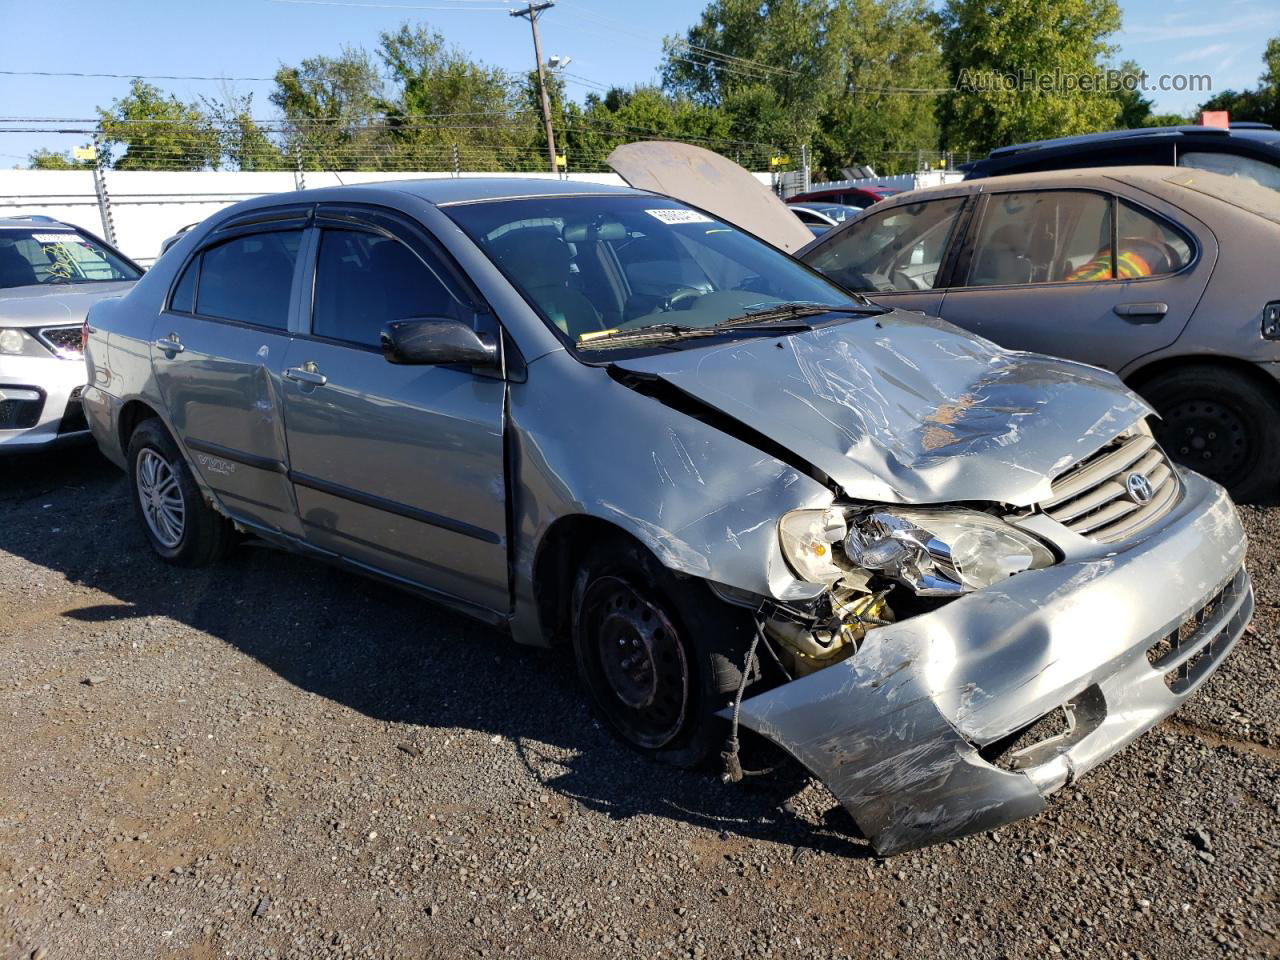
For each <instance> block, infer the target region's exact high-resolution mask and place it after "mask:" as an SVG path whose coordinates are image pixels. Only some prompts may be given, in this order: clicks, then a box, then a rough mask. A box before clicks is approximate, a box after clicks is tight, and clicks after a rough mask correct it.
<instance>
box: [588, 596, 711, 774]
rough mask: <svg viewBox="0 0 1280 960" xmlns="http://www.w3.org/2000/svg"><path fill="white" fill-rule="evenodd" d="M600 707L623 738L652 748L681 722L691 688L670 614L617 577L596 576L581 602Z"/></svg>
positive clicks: (676, 730)
mask: <svg viewBox="0 0 1280 960" xmlns="http://www.w3.org/2000/svg"><path fill="white" fill-rule="evenodd" d="M582 616H583V624H582V628H583V629H584V630H586V632H587V638H588V643H589V644H590V647H591V654H592V655H593V658H594V659H595V661H596V663H595V667H596V669H597V670H598V671H599V678H600V680H601V681H603V684H602V686H603V687H604V688H605V689H604V690H602V691H600V693H602V694H603V696H602V697H598V699H602V700H603V702H602V704H601V706H602V707H603V708H604V710H605V712H606V713H608V715H609V718H610V719H611V720H612V721H613V723H614V725H615V726H616V727H617V728H618V730H619V732H621V733H622V735H623V736H625V737H626V738H627V739H629V740H631V741H632V742H633V743H635V744H636V745H637V746H640V747H645V748H648V749H651V750H656V749H659V748H661V747H665V746H666V745H667V744H669V743H670V742H671V741H672V740H674V739H675V737H676V736H677V734H679V733H680V731H681V728H682V727H683V726H684V721H685V714H686V710H687V707H688V702H689V695H690V689H691V681H690V673H689V663H688V660H687V658H686V656H685V651H684V646H683V645H682V644H681V642H680V636H679V633H678V632H677V630H676V628H675V626H674V624H673V623H672V622H671V620H670V618H669V617H668V616H667V615H666V614H665V613H664V612H663V611H662V610H661V609H660V608H659V607H658V606H655V605H654V604H652V603H650V602H649V601H647V600H646V599H645V598H644V597H642V596H641V595H640V594H639V593H638V592H637V591H636V589H635V588H634V587H633V586H632V585H631V584H630V583H628V582H627V581H626V580H623V579H622V578H620V577H601V578H600V579H598V580H596V581H595V582H594V583H592V584H591V586H590V587H589V588H588V589H587V592H586V595H585V596H584V598H583V604H582Z"/></svg>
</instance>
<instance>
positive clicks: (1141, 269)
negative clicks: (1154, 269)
mask: <svg viewBox="0 0 1280 960" xmlns="http://www.w3.org/2000/svg"><path fill="white" fill-rule="evenodd" d="M1116 273H1118V274H1119V278H1120V279H1121V280H1132V279H1133V278H1134V277H1149V276H1151V264H1149V263H1147V261H1146V260H1144V259H1142V257H1140V256H1138V255H1137V254H1136V253H1134V252H1133V251H1132V250H1121V251H1120V255H1119V256H1118V257H1116ZM1067 279H1068V280H1110V279H1111V248H1110V247H1106V248H1105V249H1102V250H1099V251H1098V254H1097V256H1095V257H1094V258H1093V259H1092V260H1090V261H1089V262H1088V263H1086V264H1084V265H1083V266H1080V267H1076V269H1074V270H1072V271H1071V273H1069V274H1067Z"/></svg>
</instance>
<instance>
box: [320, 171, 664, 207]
mask: <svg viewBox="0 0 1280 960" xmlns="http://www.w3.org/2000/svg"><path fill="white" fill-rule="evenodd" d="M368 188H375V189H379V190H394V191H397V192H399V193H407V194H410V195H411V196H415V197H420V198H421V199H423V200H426V201H427V202H428V203H434V204H436V205H438V206H443V205H445V204H450V203H475V202H477V201H480V200H511V199H514V198H517V197H563V196H581V195H583V194H586V195H614V196H617V195H622V196H634V195H637V194H642V193H644V192H645V191H643V190H636V189H635V188H634V187H626V186H617V185H615V184H609V183H590V182H584V181H581V180H560V179H559V178H556V179H552V178H551V177H546V178H542V177H435V178H431V179H426V180H383V181H379V182H373V183H361V184H352V185H351V186H348V187H326V188H321V189H323V190H324V191H325V193H326V194H331V193H333V192H334V191H342V190H351V191H362V190H365V189H368ZM307 192H309V191H302V194H300V195H304V194H306V193H307Z"/></svg>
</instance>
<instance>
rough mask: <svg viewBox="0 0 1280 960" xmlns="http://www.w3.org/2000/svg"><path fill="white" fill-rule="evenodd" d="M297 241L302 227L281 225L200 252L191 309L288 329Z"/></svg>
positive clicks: (202, 313) (300, 237)
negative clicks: (294, 227)
mask: <svg viewBox="0 0 1280 960" xmlns="http://www.w3.org/2000/svg"><path fill="white" fill-rule="evenodd" d="M301 241H302V231H301V230H280V231H276V232H273V233H254V234H248V235H246V236H241V237H236V238H235V239H233V240H228V241H226V242H225V243H221V244H219V245H218V246H216V247H210V248H209V249H208V250H206V251H205V252H204V253H203V254H202V255H201V258H200V263H201V267H200V286H199V293H198V297H197V302H196V312H197V313H199V314H201V315H202V316H206V317H219V318H222V319H225V320H238V321H240V322H241V323H252V324H255V325H256V326H260V327H274V328H276V329H279V330H284V329H287V328H288V326H289V294H290V291H291V290H292V287H293V269H294V265H295V264H296V263H297V260H298V247H299V245H300V244H301ZM183 279H184V281H185V279H186V278H185V277H184V278H183ZM175 299H176V291H175Z"/></svg>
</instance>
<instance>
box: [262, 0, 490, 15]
mask: <svg viewBox="0 0 1280 960" xmlns="http://www.w3.org/2000/svg"><path fill="white" fill-rule="evenodd" d="M271 2H272V3H288V4H297V5H303V6H310V7H364V8H366V9H369V10H456V11H462V12H466V13H470V12H472V11H477V12H479V11H485V10H506V11H509V10H510V9H511V8H510V7H472V6H467V7H458V6H447V7H445V6H440V5H439V4H404V3H356V2H354V0H271Z"/></svg>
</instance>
